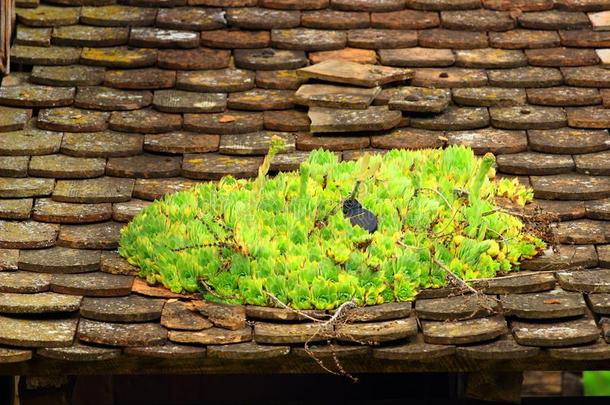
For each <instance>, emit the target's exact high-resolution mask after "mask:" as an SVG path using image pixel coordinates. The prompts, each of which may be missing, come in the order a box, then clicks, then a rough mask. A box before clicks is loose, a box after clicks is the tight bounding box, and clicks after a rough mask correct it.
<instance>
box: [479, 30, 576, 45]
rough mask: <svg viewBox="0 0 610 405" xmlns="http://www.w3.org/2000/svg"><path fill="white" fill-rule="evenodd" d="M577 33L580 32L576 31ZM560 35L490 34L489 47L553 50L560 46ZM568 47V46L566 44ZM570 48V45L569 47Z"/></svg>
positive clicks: (521, 32)
mask: <svg viewBox="0 0 610 405" xmlns="http://www.w3.org/2000/svg"><path fill="white" fill-rule="evenodd" d="M574 32H575V33H576V32H578V31H574ZM559 44H560V40H559V35H557V32H555V31H542V30H541V31H535V30H524V29H513V30H510V31H505V32H490V33H489V45H490V46H492V47H494V48H504V49H533V48H552V47H556V46H559ZM564 45H568V44H564ZM568 46H570V45H568Z"/></svg>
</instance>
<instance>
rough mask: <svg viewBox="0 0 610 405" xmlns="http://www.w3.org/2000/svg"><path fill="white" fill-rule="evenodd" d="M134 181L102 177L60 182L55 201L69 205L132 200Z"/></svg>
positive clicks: (55, 193) (54, 197)
mask: <svg viewBox="0 0 610 405" xmlns="http://www.w3.org/2000/svg"><path fill="white" fill-rule="evenodd" d="M133 187H134V181H133V179H118V178H112V177H100V178H97V179H87V180H59V181H57V185H56V187H55V190H54V192H53V200H55V201H60V202H69V203H87V204H92V203H104V202H124V201H129V200H130V199H131V192H132V190H133Z"/></svg>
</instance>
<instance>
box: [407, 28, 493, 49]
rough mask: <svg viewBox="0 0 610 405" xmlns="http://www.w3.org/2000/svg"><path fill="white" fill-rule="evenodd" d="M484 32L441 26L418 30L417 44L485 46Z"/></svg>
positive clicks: (463, 47) (451, 46) (434, 46)
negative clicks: (448, 28) (447, 28)
mask: <svg viewBox="0 0 610 405" xmlns="http://www.w3.org/2000/svg"><path fill="white" fill-rule="evenodd" d="M488 42H489V41H488V39H487V35H486V34H485V33H484V32H470V31H455V30H446V29H442V28H435V29H431V30H423V31H419V46H422V47H425V48H441V49H442V48H449V49H476V48H487V47H488V46H489V45H488Z"/></svg>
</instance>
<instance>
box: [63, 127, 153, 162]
mask: <svg viewBox="0 0 610 405" xmlns="http://www.w3.org/2000/svg"><path fill="white" fill-rule="evenodd" d="M143 138H144V137H143V136H142V135H138V134H126V133H120V132H111V131H106V132H85V133H66V134H64V137H63V141H62V143H61V152H62V153H64V154H66V155H70V156H83V157H111V156H133V155H137V154H139V153H141V152H142V142H143Z"/></svg>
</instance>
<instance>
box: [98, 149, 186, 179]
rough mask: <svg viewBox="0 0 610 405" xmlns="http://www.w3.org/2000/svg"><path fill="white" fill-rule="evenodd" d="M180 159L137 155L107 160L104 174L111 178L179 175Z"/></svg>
mask: <svg viewBox="0 0 610 405" xmlns="http://www.w3.org/2000/svg"><path fill="white" fill-rule="evenodd" d="M181 160H182V159H181V158H180V157H170V156H159V155H150V154H144V155H137V156H130V157H115V158H110V159H108V165H107V167H106V174H107V175H109V176H113V177H133V178H136V177H137V178H155V177H176V176H179V175H180V163H181Z"/></svg>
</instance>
